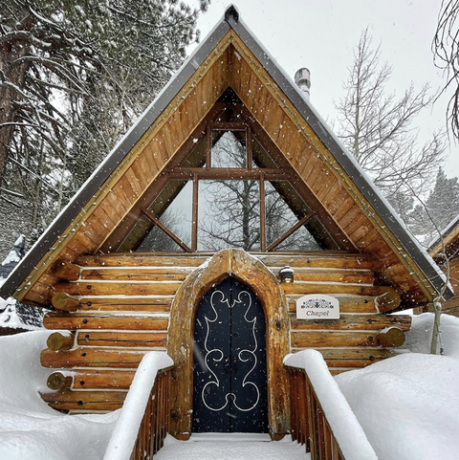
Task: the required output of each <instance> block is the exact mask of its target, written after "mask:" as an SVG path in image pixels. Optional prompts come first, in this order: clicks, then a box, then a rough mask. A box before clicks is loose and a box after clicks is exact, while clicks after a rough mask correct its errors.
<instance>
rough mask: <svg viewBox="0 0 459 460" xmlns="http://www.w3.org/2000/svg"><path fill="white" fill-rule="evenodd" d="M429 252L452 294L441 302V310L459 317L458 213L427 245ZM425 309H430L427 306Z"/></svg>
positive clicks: (430, 309)
mask: <svg viewBox="0 0 459 460" xmlns="http://www.w3.org/2000/svg"><path fill="white" fill-rule="evenodd" d="M429 253H430V255H431V256H432V257H433V259H434V260H435V262H437V264H438V265H439V266H440V267H441V268H442V270H443V271H444V272H445V274H446V277H447V279H448V280H449V282H450V283H451V286H452V288H453V290H454V296H453V297H451V298H450V299H449V300H447V301H445V302H442V312H443V313H447V314H448V315H453V316H458V317H459V215H458V216H456V217H455V218H454V219H453V220H452V221H451V222H450V223H449V224H448V225H447V226H446V228H445V229H444V230H443V231H442V232H441V234H440V235H439V236H438V238H436V239H435V240H434V241H432V243H431V244H430V247H429ZM425 310H426V311H432V308H431V306H427V308H426V309H425Z"/></svg>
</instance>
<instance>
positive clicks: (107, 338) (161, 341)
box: [48, 331, 167, 348]
mask: <svg viewBox="0 0 459 460" xmlns="http://www.w3.org/2000/svg"><path fill="white" fill-rule="evenodd" d="M77 343H78V345H83V346H85V345H86V346H95V347H100V346H104V347H125V348H129V347H142V348H165V347H166V345H167V333H165V332H156V333H155V332H112V331H110V332H99V331H85V332H78V337H77ZM48 348H49V347H48Z"/></svg>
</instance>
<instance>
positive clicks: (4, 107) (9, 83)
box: [0, 12, 33, 186]
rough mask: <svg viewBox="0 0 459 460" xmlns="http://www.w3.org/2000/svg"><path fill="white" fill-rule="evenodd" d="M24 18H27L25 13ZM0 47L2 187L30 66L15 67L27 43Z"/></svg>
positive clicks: (29, 21)
mask: <svg viewBox="0 0 459 460" xmlns="http://www.w3.org/2000/svg"><path fill="white" fill-rule="evenodd" d="M23 17H24V18H25V17H26V13H25V12H24V14H23ZM23 24H24V27H23V29H25V30H30V29H31V27H32V25H33V20H32V19H24V21H23ZM13 40H14V39H12V41H11V42H6V43H3V44H2V45H1V46H0V80H1V81H0V186H1V185H2V182H3V176H4V172H5V167H6V163H7V160H8V154H9V150H10V145H11V142H12V138H13V134H14V129H15V125H14V123H17V122H18V120H17V115H18V111H19V109H18V102H19V101H20V100H21V99H22V95H21V94H20V92H19V91H18V89H20V90H22V89H23V87H24V82H25V76H26V73H27V70H28V64H26V63H22V64H18V65H14V62H15V61H16V60H17V59H19V58H21V57H22V56H24V55H25V54H26V53H27V52H28V46H27V43H26V42H24V41H22V40H21V41H13Z"/></svg>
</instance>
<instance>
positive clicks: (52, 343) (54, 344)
mask: <svg viewBox="0 0 459 460" xmlns="http://www.w3.org/2000/svg"><path fill="white" fill-rule="evenodd" d="M74 341H75V334H68V335H63V334H61V333H60V332H53V333H52V334H51V335H50V336H49V337H48V340H47V341H46V345H48V348H49V349H50V350H53V351H59V350H70V348H72V347H73V343H74Z"/></svg>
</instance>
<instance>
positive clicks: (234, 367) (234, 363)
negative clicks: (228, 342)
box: [233, 355, 237, 372]
mask: <svg viewBox="0 0 459 460" xmlns="http://www.w3.org/2000/svg"><path fill="white" fill-rule="evenodd" d="M233 372H237V355H236V356H234V357H233Z"/></svg>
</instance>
